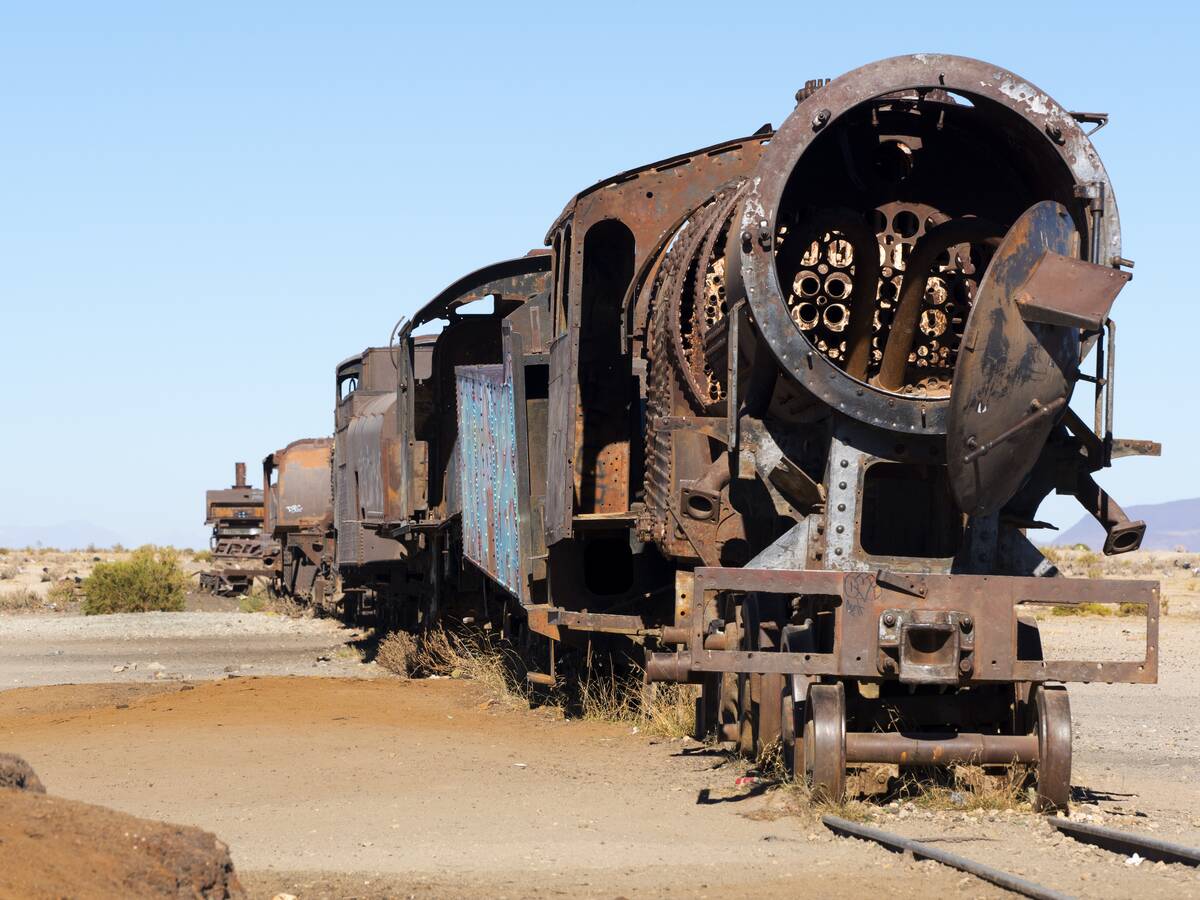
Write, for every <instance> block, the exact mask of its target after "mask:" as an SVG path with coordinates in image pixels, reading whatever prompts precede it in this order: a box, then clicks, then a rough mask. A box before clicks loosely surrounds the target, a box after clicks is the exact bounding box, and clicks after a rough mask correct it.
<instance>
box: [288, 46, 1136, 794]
mask: <svg viewBox="0 0 1200 900" xmlns="http://www.w3.org/2000/svg"><path fill="white" fill-rule="evenodd" d="M796 100H797V105H796V107H795V109H794V111H793V112H792V113H791V114H790V115H789V116H788V118H787V120H786V121H785V122H784V124H783V125H782V127H780V128H779V129H778V130H772V129H771V128H770V127H769V126H768V127H764V128H763V129H760V130H759V131H757V132H755V133H754V134H751V135H748V136H746V137H741V138H737V139H734V140H729V141H725V142H723V143H720V144H716V145H714V146H711V147H705V148H703V149H700V150H697V151H695V152H692V153H687V154H684V155H681V156H677V157H673V158H671V159H667V160H663V161H661V162H657V163H653V164H651V165H647V166H643V167H641V168H638V169H634V170H631V171H628V172H623V173H621V174H619V175H616V176H614V177H612V178H609V179H606V180H604V181H601V182H599V183H598V184H596V185H594V186H592V187H590V188H588V189H587V190H585V191H583V192H581V193H580V194H578V195H577V196H576V197H574V198H573V199H572V200H571V201H570V203H568V204H567V206H566V208H565V209H564V210H563V212H562V214H561V215H560V216H559V217H558V219H557V220H556V221H555V222H554V224H553V225H552V226H551V228H550V231H549V234H548V235H547V238H546V244H547V246H548V249H547V250H540V251H534V252H531V253H530V254H528V255H527V256H523V257H520V258H518V259H513V260H509V261H506V262H501V263H498V264H495V265H493V266H489V267H487V268H484V269H481V270H479V271H477V272H474V273H472V274H470V275H467V276H465V277H464V278H461V279H460V280H458V281H456V282H455V283H454V284H452V285H450V286H449V287H448V288H447V289H446V290H445V291H443V292H442V293H441V294H439V295H438V296H437V297H435V298H434V299H433V300H431V301H430V302H429V303H428V304H426V305H425V306H424V307H423V308H422V309H421V310H420V311H419V312H418V313H417V314H416V315H414V316H413V317H412V319H411V320H410V321H408V322H405V323H403V324H402V325H401V326H399V327H397V328H396V329H395V330H394V332H393V336H392V340H391V342H390V344H389V346H388V347H385V348H373V349H369V350H367V351H365V352H364V353H363V354H361V355H360V356H357V357H354V358H352V359H351V360H348V361H347V362H345V363H342V364H341V365H340V366H339V367H338V368H337V375H336V382H337V402H336V422H335V429H336V433H335V437H334V439H333V442H332V447H331V446H330V444H329V443H328V442H327V441H324V440H320V441H302V442H298V443H296V444H292V445H289V447H288V448H286V449H285V450H283V451H279V452H278V453H276V454H273V455H272V456H271V457H268V458H267V461H266V464H265V473H266V482H265V487H266V502H267V508H268V522H269V524H270V527H271V529H272V533H273V534H274V536H275V537H276V538H277V539H279V540H280V542H281V551H280V555H279V557H278V560H277V562H276V566H277V568H276V573H277V575H276V577H277V582H278V584H279V585H280V587H281V589H286V590H288V591H291V592H294V593H296V594H298V595H300V596H305V597H312V598H315V599H316V600H317V601H318V602H332V601H333V600H335V599H337V600H340V602H344V603H346V604H347V605H348V606H351V607H353V608H356V609H360V610H363V609H371V610H373V611H374V612H375V614H376V615H377V616H380V617H381V618H382V619H383V620H384V621H386V622H387V623H388V624H389V625H393V626H398V627H414V626H420V625H423V624H427V623H430V622H432V621H436V620H437V619H438V618H440V617H455V618H458V619H466V618H470V619H473V620H474V621H476V622H477V623H479V622H488V623H492V624H493V626H495V627H499V628H501V629H503V630H504V632H505V633H506V634H509V635H511V636H513V637H514V639H519V640H520V641H522V642H523V643H525V644H526V645H527V646H530V645H540V646H541V648H542V650H543V653H542V658H543V659H544V660H545V663H546V671H545V672H542V673H541V674H535V675H534V676H533V677H534V679H535V680H539V681H544V682H549V681H553V680H554V679H555V678H556V677H558V676H559V675H560V673H561V668H562V660H563V658H564V655H566V656H569V655H570V654H569V653H566V654H565V653H564V651H566V650H569V648H572V647H594V646H596V645H608V646H614V645H615V646H624V647H627V648H636V649H637V651H638V652H639V653H640V652H642V651H643V650H644V652H645V668H646V672H647V677H648V679H649V680H651V681H654V680H661V681H679V682H693V683H698V684H700V685H701V686H702V688H701V700H700V702H699V712H700V714H699V717H698V719H699V726H698V727H699V729H700V730H701V731H702V732H704V733H708V734H715V735H716V736H718V737H719V738H720V739H724V740H731V741H736V742H738V743H739V745H740V746H741V747H742V748H743V749H744V750H745V751H747V752H753V751H754V750H755V749H757V748H761V747H762V746H764V745H766V744H769V743H771V742H773V741H775V740H782V742H783V745H784V747H785V749H786V756H787V758H788V759H789V761H790V762H791V764H792V765H793V766H794V768H795V770H796V772H797V773H798V774H800V773H802V774H803V776H804V777H805V778H806V779H807V780H808V782H809V783H810V784H811V785H812V786H813V787H814V789H815V790H817V791H819V792H822V793H825V794H828V795H830V796H835V797H837V796H840V795H842V793H843V792H844V790H845V783H846V772H847V769H848V768H849V767H853V766H859V765H862V764H866V763H889V764H898V765H902V766H927V765H945V764H948V763H951V762H956V761H972V762H975V763H979V764H983V765H997V766H1001V765H1010V764H1014V763H1021V764H1028V765H1030V766H1033V767H1035V768H1036V771H1037V791H1038V795H1039V798H1040V801H1041V803H1042V804H1043V805H1044V806H1046V807H1062V806H1065V805H1066V804H1067V802H1068V799H1069V793H1070V768H1071V720H1070V712H1069V707H1068V702H1067V694H1066V690H1065V688H1064V687H1062V685H1063V683H1066V682H1079V681H1083V682H1090V681H1103V682H1134V683H1152V682H1154V681H1155V680H1156V678H1157V628H1158V615H1159V595H1158V586H1157V584H1156V583H1152V582H1144V581H1121V582H1117V581H1102V580H1087V581H1073V580H1068V579H1065V578H1062V577H1052V576H1056V575H1057V572H1056V570H1055V569H1054V567H1053V566H1052V565H1051V564H1050V563H1049V562H1047V560H1046V559H1045V558H1044V557H1043V556H1042V554H1041V553H1039V552H1038V550H1037V549H1036V548H1035V547H1034V546H1033V545H1032V544H1031V543H1030V541H1029V540H1028V539H1027V538H1026V537H1025V534H1024V531H1025V529H1027V528H1029V527H1034V526H1036V525H1037V524H1038V523H1037V522H1036V521H1035V516H1036V513H1037V510H1038V507H1039V505H1040V503H1041V501H1042V500H1043V499H1044V498H1045V497H1046V496H1047V495H1048V494H1049V493H1050V492H1051V491H1058V492H1059V493H1066V494H1072V495H1074V496H1076V497H1078V498H1079V500H1080V502H1081V503H1082V504H1083V505H1084V507H1085V508H1086V509H1087V510H1088V511H1089V512H1090V513H1092V514H1093V515H1094V516H1095V517H1096V518H1097V519H1098V520H1099V521H1100V522H1101V523H1102V524H1103V525H1104V527H1105V529H1106V533H1107V535H1108V539H1107V541H1106V544H1105V552H1106V553H1120V552H1125V551H1129V550H1133V549H1136V548H1137V547H1138V546H1139V544H1140V542H1141V537H1142V533H1143V531H1144V525H1143V524H1142V523H1140V522H1131V521H1129V519H1128V518H1127V517H1126V516H1125V515H1124V513H1123V512H1122V510H1121V508H1120V507H1119V506H1118V505H1117V503H1115V502H1114V501H1113V500H1112V499H1111V498H1110V497H1108V496H1107V494H1105V493H1104V492H1103V491H1102V490H1101V489H1100V488H1099V487H1098V486H1097V484H1096V482H1095V481H1094V479H1093V473H1095V472H1096V471H1098V470H1100V469H1102V468H1104V467H1106V466H1108V465H1110V464H1111V461H1112V460H1113V459H1114V458H1116V457H1119V456H1124V455H1133V454H1138V453H1143V454H1144V453H1153V452H1156V451H1157V445H1154V444H1151V443H1150V442H1145V441H1121V440H1115V439H1114V438H1113V434H1112V423H1113V400H1114V393H1113V391H1114V366H1113V360H1114V350H1115V337H1116V332H1115V327H1114V326H1113V323H1112V320H1111V318H1110V317H1109V311H1110V308H1111V306H1112V304H1113V302H1114V300H1115V298H1116V296H1117V293H1118V292H1119V291H1120V290H1121V288H1122V287H1123V285H1124V284H1125V283H1126V282H1127V281H1128V280H1129V277H1130V275H1129V274H1128V272H1127V269H1129V268H1130V267H1131V266H1132V263H1130V262H1129V261H1127V260H1125V259H1123V258H1122V256H1121V234H1120V223H1119V218H1118V214H1117V205H1116V200H1115V197H1114V194H1113V191H1112V187H1111V185H1110V184H1109V181H1108V176H1107V174H1106V172H1105V169H1104V166H1103V165H1102V163H1101V162H1100V159H1099V157H1098V155H1097V153H1096V150H1095V148H1094V147H1093V146H1092V144H1091V142H1090V141H1089V139H1088V137H1087V133H1086V132H1085V130H1084V126H1087V125H1089V124H1090V125H1092V126H1097V125H1099V124H1102V122H1103V118H1102V117H1101V116H1099V115H1096V114H1085V113H1071V112H1067V111H1066V110H1065V109H1064V108H1062V107H1060V106H1059V105H1058V104H1056V103H1055V102H1054V101H1053V100H1052V99H1051V98H1050V97H1049V96H1047V95H1046V94H1044V93H1043V92H1042V91H1041V90H1039V89H1038V88H1036V87H1034V86H1032V85H1031V84H1029V83H1028V82H1026V81H1025V80H1023V79H1022V78H1020V77H1019V76H1017V75H1014V74H1012V73H1010V72H1007V71H1004V70H1003V69H1000V68H998V67H996V66H993V65H990V64H987V63H983V62H979V61H976V60H971V59H964V58H958V57H950V56H938V55H917V56H906V57H898V58H894V59H888V60H884V61H882V62H877V63H873V64H871V65H867V66H864V67H863V68H860V69H857V70H855V71H853V72H850V73H849V74H847V75H844V76H842V77H841V78H837V79H834V80H832V81H829V82H810V83H809V84H808V85H806V86H805V87H804V88H803V89H802V90H801V91H800V92H798V94H797V96H796ZM435 320H440V321H442V322H443V323H444V327H443V328H442V330H441V331H440V332H439V333H438V334H436V335H422V334H419V333H418V332H419V331H420V330H421V329H422V328H424V327H426V326H427V325H429V324H430V323H432V322H434V321H435ZM1085 366H1086V371H1085ZM1079 381H1085V382H1088V383H1089V384H1091V385H1092V386H1093V389H1094V394H1095V397H1094V401H1095V402H1094V412H1095V414H1094V421H1091V422H1085V421H1084V420H1083V418H1081V416H1080V415H1079V414H1077V413H1076V412H1075V411H1074V410H1073V409H1072V408H1071V406H1070V405H1069V401H1070V400H1071V396H1072V392H1073V389H1074V388H1075V386H1076V384H1077V383H1078V382H1079ZM293 473H295V474H293ZM327 485H328V486H330V487H329V492H325V489H326V486H327ZM302 495H303V496H302ZM1082 602H1090V603H1097V602H1098V603H1111V604H1116V603H1131V604H1136V605H1139V606H1140V608H1141V609H1143V610H1144V611H1145V616H1146V649H1145V655H1144V658H1143V659H1141V660H1139V661H1134V662H1129V661H1124V662H1110V661H1106V660H1073V661H1072V660H1067V661H1063V660H1047V659H1044V658H1043V653H1042V649H1041V642H1040V640H1039V635H1038V626H1037V623H1036V621H1035V620H1034V619H1033V618H1032V617H1030V616H1028V615H1025V614H1024V613H1025V612H1027V611H1030V610H1032V609H1033V608H1036V607H1038V606H1044V605H1048V604H1056V605H1071V604H1078V603H1082Z"/></svg>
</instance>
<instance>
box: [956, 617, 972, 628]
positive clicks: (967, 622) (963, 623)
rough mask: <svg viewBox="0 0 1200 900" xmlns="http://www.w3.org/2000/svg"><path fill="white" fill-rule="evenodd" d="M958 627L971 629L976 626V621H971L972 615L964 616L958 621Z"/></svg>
mask: <svg viewBox="0 0 1200 900" xmlns="http://www.w3.org/2000/svg"><path fill="white" fill-rule="evenodd" d="M958 627H959V628H961V629H962V630H963V631H970V630H971V629H972V628H974V627H975V623H974V622H973V621H971V617H970V616H963V617H962V618H961V619H960V620H959V622H958Z"/></svg>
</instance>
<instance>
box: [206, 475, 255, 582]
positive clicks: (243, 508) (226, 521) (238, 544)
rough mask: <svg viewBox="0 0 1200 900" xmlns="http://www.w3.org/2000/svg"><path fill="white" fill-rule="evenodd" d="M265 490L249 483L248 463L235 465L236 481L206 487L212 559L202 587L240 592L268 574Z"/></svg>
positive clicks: (207, 518) (207, 521)
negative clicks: (225, 485) (207, 488)
mask: <svg viewBox="0 0 1200 900" xmlns="http://www.w3.org/2000/svg"><path fill="white" fill-rule="evenodd" d="M263 512H264V511H263V492H262V491H261V490H260V489H258V488H252V487H250V486H249V485H248V484H247V483H246V464H245V463H242V462H240V463H236V464H235V465H234V484H233V486H232V487H229V488H220V489H218V490H213V491H206V492H205V494H204V524H205V525H211V526H212V537H211V538H210V539H209V549H210V551H211V552H212V560H211V562H210V564H209V566H208V568H207V569H206V570H205V571H204V572H201V573H200V587H201V588H203V589H204V590H207V591H211V592H212V593H214V594H240V593H244V592H245V591H247V590H248V589H249V588H250V585H251V584H252V583H253V581H254V579H255V578H258V577H263V576H266V575H267V574H268V570H267V568H266V566H265V565H264V562H263V553H264V549H265V547H264V541H263V533H262V532H263Z"/></svg>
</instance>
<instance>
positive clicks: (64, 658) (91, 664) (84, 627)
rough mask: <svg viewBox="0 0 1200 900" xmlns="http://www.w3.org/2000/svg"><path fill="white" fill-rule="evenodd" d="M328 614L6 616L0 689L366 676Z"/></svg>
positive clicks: (347, 634)
mask: <svg viewBox="0 0 1200 900" xmlns="http://www.w3.org/2000/svg"><path fill="white" fill-rule="evenodd" d="M359 637H361V635H360V634H359V633H358V632H357V631H354V630H352V629H348V628H344V627H342V626H341V625H339V624H338V623H337V622H334V621H331V620H328V619H290V618H286V617H284V616H276V615H268V614H265V613H235V612H178V613H158V612H154V613H124V614H120V615H111V616H71V615H13V616H0V687H27V686H33V685H47V684H83V683H92V682H108V681H116V682H138V681H152V680H162V679H175V680H188V679H213V678H221V677H224V676H225V675H227V674H230V673H234V674H254V675H360V676H361V675H369V674H373V673H374V668H373V667H364V666H362V665H361V664H360V659H359V654H358V653H357V652H355V650H354V648H353V646H352V642H353V641H355V640H357V639H358V638H359Z"/></svg>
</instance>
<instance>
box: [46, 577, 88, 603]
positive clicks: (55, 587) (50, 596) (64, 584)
mask: <svg viewBox="0 0 1200 900" xmlns="http://www.w3.org/2000/svg"><path fill="white" fill-rule="evenodd" d="M82 599H83V592H82V591H81V590H80V589H79V587H78V586H77V585H76V584H75V582H74V581H72V580H70V579H67V580H64V581H60V582H58V583H56V584H52V585H51V586H50V590H48V591H47V592H46V602H47V603H54V604H57V605H58V606H60V607H62V606H66V605H67V604H69V603H75V602H77V601H79V600H82Z"/></svg>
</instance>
